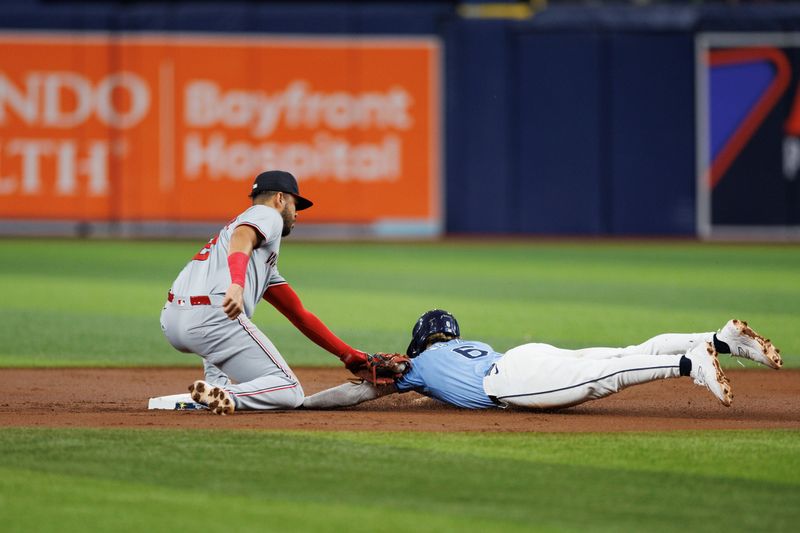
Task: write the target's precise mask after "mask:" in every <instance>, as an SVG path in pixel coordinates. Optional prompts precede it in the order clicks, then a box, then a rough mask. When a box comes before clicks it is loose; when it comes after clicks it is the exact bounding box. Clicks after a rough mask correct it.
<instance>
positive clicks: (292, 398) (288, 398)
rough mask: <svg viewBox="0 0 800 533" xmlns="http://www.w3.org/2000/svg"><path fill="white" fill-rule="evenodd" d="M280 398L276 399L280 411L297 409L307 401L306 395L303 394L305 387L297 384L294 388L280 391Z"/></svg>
mask: <svg viewBox="0 0 800 533" xmlns="http://www.w3.org/2000/svg"><path fill="white" fill-rule="evenodd" d="M280 392H281V394H280V397H279V398H275V401H276V403H278V404H279V405H278V409H297V408H298V407H300V406H301V405H303V400H305V393H304V392H303V387H302V386H300V384H299V383H297V384H296V385H295V386H294V387H290V388H286V389H284V390H282V391H280Z"/></svg>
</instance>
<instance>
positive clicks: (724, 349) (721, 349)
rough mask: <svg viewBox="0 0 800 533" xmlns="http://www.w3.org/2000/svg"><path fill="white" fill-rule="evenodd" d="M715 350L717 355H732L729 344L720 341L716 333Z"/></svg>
mask: <svg viewBox="0 0 800 533" xmlns="http://www.w3.org/2000/svg"><path fill="white" fill-rule="evenodd" d="M714 349H715V350H716V351H717V353H731V347H730V346H728V343H726V342H722V341H721V340H719V339H718V338H717V334H716V333H714Z"/></svg>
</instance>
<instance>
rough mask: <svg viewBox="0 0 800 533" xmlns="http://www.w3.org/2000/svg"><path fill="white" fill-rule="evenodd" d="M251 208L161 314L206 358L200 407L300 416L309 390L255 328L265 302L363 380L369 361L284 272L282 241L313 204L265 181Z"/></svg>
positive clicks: (198, 260) (167, 327)
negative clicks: (260, 303) (307, 304)
mask: <svg viewBox="0 0 800 533" xmlns="http://www.w3.org/2000/svg"><path fill="white" fill-rule="evenodd" d="M250 197H251V199H252V206H251V207H249V208H248V209H247V210H245V211H244V212H243V213H241V214H240V215H238V216H237V217H236V218H234V219H233V220H232V221H230V222H229V223H228V224H227V225H226V226H225V227H223V228H222V230H221V231H220V232H219V234H218V235H217V236H215V237H214V238H212V239H211V240H210V241H208V243H207V244H206V245H205V246H204V247H203V248H202V249H201V250H200V251H199V252H198V253H197V254H196V255H195V256H194V257H193V258H192V260H191V261H189V263H188V264H187V265H186V266H185V267H184V269H183V270H182V271H181V272H180V274H178V277H177V278H176V279H175V281H174V283H173V284H172V288H171V289H170V290H169V293H168V296H167V303H166V304H165V305H164V309H163V310H162V312H161V329H162V330H163V332H164V334H165V335H166V337H167V340H169V342H170V344H172V346H173V347H175V348H176V349H177V350H180V351H182V352H189V353H195V354H197V355H199V356H200V357H202V358H203V363H204V368H205V380H201V381H196V382H194V383H193V384H192V385H191V386H190V387H189V390H190V392H191V395H192V398H193V399H194V401H196V402H199V403H202V404H204V405H207V406H208V407H209V409H210V410H211V412H213V413H216V414H223V415H224V414H232V413H233V412H234V411H235V410H237V409H254V410H267V409H293V408H295V407H298V406H299V405H300V404H302V402H303V397H304V394H303V389H302V387H301V385H300V383H299V381H298V380H297V377H296V376H295V375H294V373H293V372H292V370H291V369H290V368H289V365H287V364H286V361H285V360H284V358H283V357H282V356H281V354H280V352H279V351H278V349H277V348H276V347H275V345H274V344H272V342H271V341H270V340H269V339H268V338H267V336H266V335H264V333H262V332H261V331H260V330H259V329H258V328H257V327H256V325H255V324H253V322H252V321H251V320H250V317H251V316H252V315H253V311H254V310H255V307H256V304H257V303H258V301H259V300H260V299H261V298H262V297H263V298H264V299H265V300H267V301H268V302H269V303H270V304H272V305H273V306H274V307H275V308H276V309H278V310H279V311H280V312H281V313H283V314H284V315H285V316H286V317H287V318H288V319H289V320H290V321H291V322H292V323H293V324H294V325H295V327H297V328H298V329H299V330H300V331H301V332H303V333H304V334H305V335H306V336H307V337H309V338H310V339H311V340H312V341H314V342H315V343H316V344H318V345H319V346H321V347H322V348H324V349H326V350H327V351H329V352H331V353H333V354H335V355H336V356H337V357H339V358H340V359H341V360H342V362H344V363H345V365H346V366H347V368H348V369H350V370H351V371H353V372H356V370H357V369H359V368H362V367H363V366H364V364H365V363H366V354H365V353H364V352H362V351H360V350H356V349H354V348H352V347H350V346H349V345H348V344H346V343H345V342H343V341H342V340H341V339H339V338H338V337H337V336H336V335H334V334H333V333H332V332H331V331H330V330H329V329H328V328H327V327H326V326H325V324H323V323H322V321H321V320H319V319H318V318H317V317H316V316H315V315H314V314H312V313H311V312H309V311H308V310H306V309H305V308H304V307H303V304H302V302H301V301H300V299H299V297H298V296H297V294H296V293H295V292H294V290H292V288H291V287H290V286H289V284H288V283H287V281H286V280H285V279H284V278H283V277H282V276H281V275H280V273H279V272H278V256H279V254H280V244H281V238H282V237H286V236H287V235H289V233H290V232H291V230H292V228H293V227H294V223H295V220H296V218H297V211H301V210H303V209H307V208H309V207H311V206H312V205H313V204H312V203H311V202H310V201H309V200H307V199H306V198H303V197H302V196H300V192H299V189H298V186H297V180H296V179H295V178H294V176H292V175H291V174H290V173H288V172H283V171H277V170H273V171H268V172H263V173H261V174H259V175H258V176H257V177H256V179H255V182H254V183H253V187H252V191H251V193H250Z"/></svg>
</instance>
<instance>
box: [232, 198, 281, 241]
mask: <svg viewBox="0 0 800 533" xmlns="http://www.w3.org/2000/svg"><path fill="white" fill-rule="evenodd" d="M238 226H250V227H251V228H253V229H255V230H256V231H257V232H258V233H259V234H260V235H261V239H262V240H261V246H266V245H267V244H269V243H271V242H272V241H274V240H276V239H280V238H281V233H282V232H283V218H281V215H280V213H278V211H276V210H275V209H273V208H271V207H267V206H265V205H254V206H253V207H251V208H250V209H248V210H247V211H245V212H244V213H242V214H241V215H240V216H239V219H238V220H237V221H236V225H235V226H234V229H235V228H236V227H238Z"/></svg>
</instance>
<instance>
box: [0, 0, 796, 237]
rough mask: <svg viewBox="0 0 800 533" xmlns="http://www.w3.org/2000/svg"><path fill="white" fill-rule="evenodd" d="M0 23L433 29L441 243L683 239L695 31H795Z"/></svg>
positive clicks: (742, 16) (371, 17)
mask: <svg viewBox="0 0 800 533" xmlns="http://www.w3.org/2000/svg"><path fill="white" fill-rule="evenodd" d="M0 27H2V28H4V29H73V30H75V29H77V30H111V31H137V30H148V31H203V32H225V33H231V32H244V33H280V34H369V35H376V34H379V35H386V34H388V35H436V36H439V38H440V39H441V41H442V43H443V45H444V50H445V54H444V57H445V67H444V78H445V88H444V94H443V96H444V105H445V108H444V110H443V116H444V122H445V133H444V139H443V140H444V145H445V154H444V161H445V165H444V170H445V175H444V179H445V189H446V192H447V194H446V199H445V213H446V214H445V217H446V218H445V229H446V231H447V232H448V233H450V234H465V233H479V234H551V235H552V234H555V235H694V234H695V231H696V229H695V180H696V177H695V166H696V154H695V149H696V148H695V145H696V139H695V109H694V107H695V104H694V99H695V79H694V78H695V64H694V63H695V56H694V54H695V51H694V38H695V35H696V33H697V32H698V31H790V30H791V31H796V30H798V29H800V7H798V6H782V5H771V6H770V5H767V6H739V7H735V8H732V7H726V6H707V7H693V6H677V7H676V6H656V7H652V8H641V7H640V8H637V7H606V8H584V7H577V6H565V7H551V8H548V9H547V10H545V11H543V12H542V13H539V14H537V15H536V16H535V17H533V18H532V19H530V20H523V21H516V20H475V19H464V18H461V17H460V16H459V15H458V13H457V9H456V7H455V5H454V3H452V2H416V3H415V2H410V3H409V2H403V3H337V2H320V3H314V4H309V3H299V4H292V3H285V4H276V3H267V4H261V3H256V2H247V3H243V2H231V3H224V4H223V3H212V2H200V3H196V4H194V3H191V2H171V3H167V4H152V3H142V4H139V3H133V2H132V3H111V2H109V3H106V2H88V3H68V4H64V3H43V2H42V3H40V2H15V1H11V0H3V1H0Z"/></svg>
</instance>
